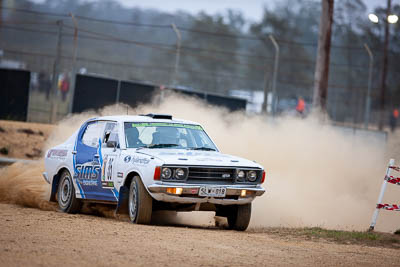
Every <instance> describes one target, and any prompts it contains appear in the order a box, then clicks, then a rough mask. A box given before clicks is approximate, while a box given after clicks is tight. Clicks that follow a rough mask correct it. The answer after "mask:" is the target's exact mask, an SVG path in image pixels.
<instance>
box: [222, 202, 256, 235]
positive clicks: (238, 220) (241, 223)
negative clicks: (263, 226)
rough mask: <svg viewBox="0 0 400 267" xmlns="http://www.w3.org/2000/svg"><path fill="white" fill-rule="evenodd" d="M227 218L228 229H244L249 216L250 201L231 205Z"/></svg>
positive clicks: (247, 224)
mask: <svg viewBox="0 0 400 267" xmlns="http://www.w3.org/2000/svg"><path fill="white" fill-rule="evenodd" d="M227 218H228V226H229V229H233V230H237V231H244V230H246V229H247V227H248V226H249V223H250V218H251V203H248V204H244V205H235V206H231V208H230V210H229V213H228V215H227Z"/></svg>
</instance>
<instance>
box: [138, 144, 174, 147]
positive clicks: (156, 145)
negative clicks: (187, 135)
mask: <svg viewBox="0 0 400 267" xmlns="http://www.w3.org/2000/svg"><path fill="white" fill-rule="evenodd" d="M174 146H179V145H177V144H152V145H148V146H145V147H146V148H163V147H174Z"/></svg>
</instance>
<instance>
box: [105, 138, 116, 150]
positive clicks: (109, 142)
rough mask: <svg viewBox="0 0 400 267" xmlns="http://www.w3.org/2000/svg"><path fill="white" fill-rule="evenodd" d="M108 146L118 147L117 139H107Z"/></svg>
mask: <svg viewBox="0 0 400 267" xmlns="http://www.w3.org/2000/svg"><path fill="white" fill-rule="evenodd" d="M107 147H113V148H115V147H117V141H112V140H109V141H107Z"/></svg>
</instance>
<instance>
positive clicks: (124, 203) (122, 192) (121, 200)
mask: <svg viewBox="0 0 400 267" xmlns="http://www.w3.org/2000/svg"><path fill="white" fill-rule="evenodd" d="M128 200H129V188H128V187H126V186H121V188H120V189H119V197H118V204H117V209H116V213H117V214H128Z"/></svg>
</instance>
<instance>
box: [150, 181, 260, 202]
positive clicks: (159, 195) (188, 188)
mask: <svg viewBox="0 0 400 267" xmlns="http://www.w3.org/2000/svg"><path fill="white" fill-rule="evenodd" d="M202 186H210V187H225V188H226V196H225V197H202V196H199V189H200V187H202ZM168 188H182V193H181V194H179V195H177V194H171V193H167V189H168ZM148 189H149V191H150V193H151V195H152V197H153V198H154V199H156V200H158V201H165V202H176V203H213V204H220V205H234V204H246V203H250V202H252V201H253V200H254V198H255V197H257V196H261V195H263V194H264V193H265V189H264V188H262V187H261V186H259V185H257V186H252V185H209V184H207V185H198V184H190V185H188V184H176V183H163V184H152V185H149V186H148ZM243 190H245V191H246V194H245V196H243V195H241V194H242V192H243Z"/></svg>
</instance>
